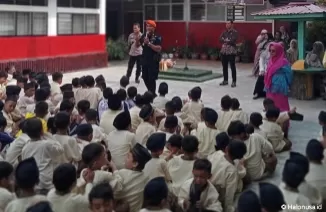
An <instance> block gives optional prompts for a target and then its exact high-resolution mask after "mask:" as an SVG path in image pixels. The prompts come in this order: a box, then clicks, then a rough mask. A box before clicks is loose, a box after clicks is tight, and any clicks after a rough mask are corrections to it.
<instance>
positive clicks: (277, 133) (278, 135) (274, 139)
mask: <svg viewBox="0 0 326 212" xmlns="http://www.w3.org/2000/svg"><path fill="white" fill-rule="evenodd" d="M279 116H280V110H279V109H278V108H275V107H274V108H271V107H270V108H268V109H267V111H266V119H267V120H264V121H263V124H262V126H261V129H262V131H263V132H265V133H266V134H267V139H268V141H269V142H271V144H272V145H273V149H274V151H275V152H283V151H288V150H290V149H291V147H292V143H291V141H289V140H288V139H285V138H284V133H283V131H282V128H281V126H280V125H278V124H277V123H276V121H277V119H278V117H279Z"/></svg>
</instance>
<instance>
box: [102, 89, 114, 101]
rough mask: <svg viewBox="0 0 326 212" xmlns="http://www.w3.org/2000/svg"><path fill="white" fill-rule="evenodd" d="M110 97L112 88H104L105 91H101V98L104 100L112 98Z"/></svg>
mask: <svg viewBox="0 0 326 212" xmlns="http://www.w3.org/2000/svg"><path fill="white" fill-rule="evenodd" d="M112 95H113V90H112V88H110V87H107V88H105V89H104V90H103V97H104V98H105V99H108V98H110V96H112Z"/></svg>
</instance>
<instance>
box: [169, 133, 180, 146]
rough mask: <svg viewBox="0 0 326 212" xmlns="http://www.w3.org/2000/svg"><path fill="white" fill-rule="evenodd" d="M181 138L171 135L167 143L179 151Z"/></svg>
mask: <svg viewBox="0 0 326 212" xmlns="http://www.w3.org/2000/svg"><path fill="white" fill-rule="evenodd" d="M182 139H183V138H182V136H181V135H177V134H173V135H171V137H170V138H169V139H168V141H167V143H168V144H170V145H171V146H172V147H176V148H178V149H181V147H182Z"/></svg>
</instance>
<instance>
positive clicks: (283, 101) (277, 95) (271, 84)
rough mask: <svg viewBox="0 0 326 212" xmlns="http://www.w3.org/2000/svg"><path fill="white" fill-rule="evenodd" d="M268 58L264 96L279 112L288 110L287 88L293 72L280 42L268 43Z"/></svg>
mask: <svg viewBox="0 0 326 212" xmlns="http://www.w3.org/2000/svg"><path fill="white" fill-rule="evenodd" d="M269 53H270V59H269V61H268V64H267V69H266V74H265V78H264V83H265V91H266V97H267V98H270V99H272V100H273V101H274V103H275V106H276V107H278V108H279V109H280V111H281V112H283V111H289V110H290V105H289V97H288V94H289V88H290V86H291V83H292V78H293V73H292V70H291V67H290V63H289V61H288V60H287V59H286V57H285V55H284V48H283V46H282V44H280V43H275V42H273V43H271V44H270V45H269Z"/></svg>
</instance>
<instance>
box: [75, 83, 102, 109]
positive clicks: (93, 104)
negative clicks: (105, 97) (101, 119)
mask: <svg viewBox="0 0 326 212" xmlns="http://www.w3.org/2000/svg"><path fill="white" fill-rule="evenodd" d="M101 98H102V91H101V89H100V88H98V87H93V88H84V89H80V90H78V91H76V96H75V99H76V102H77V103H78V102H80V101H81V100H88V101H89V103H90V109H94V110H97V106H98V103H99V102H100V100H101Z"/></svg>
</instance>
